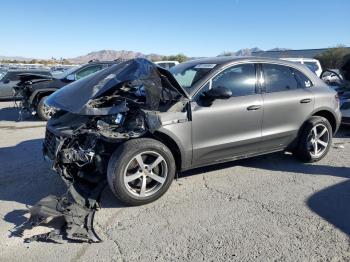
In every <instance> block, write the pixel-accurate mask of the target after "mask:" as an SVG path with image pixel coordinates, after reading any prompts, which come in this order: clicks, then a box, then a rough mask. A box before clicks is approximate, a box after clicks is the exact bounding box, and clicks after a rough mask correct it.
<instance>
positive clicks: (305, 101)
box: [300, 98, 312, 104]
mask: <svg viewBox="0 0 350 262" xmlns="http://www.w3.org/2000/svg"><path fill="white" fill-rule="evenodd" d="M311 100H312V99H311V98H305V99H302V100H300V103H301V104H307V103H310V102H311Z"/></svg>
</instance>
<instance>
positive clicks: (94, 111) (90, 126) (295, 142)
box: [44, 57, 341, 205]
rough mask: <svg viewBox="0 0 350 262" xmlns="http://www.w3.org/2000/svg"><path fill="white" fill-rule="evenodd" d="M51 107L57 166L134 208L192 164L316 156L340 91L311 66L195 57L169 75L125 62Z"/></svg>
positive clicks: (74, 182) (332, 127) (330, 130)
mask: <svg viewBox="0 0 350 262" xmlns="http://www.w3.org/2000/svg"><path fill="white" fill-rule="evenodd" d="M46 103H47V104H48V105H49V106H51V107H54V108H56V110H57V113H56V114H55V115H54V116H53V117H52V119H51V120H50V121H49V122H48V124H47V132H46V139H45V142H44V155H45V156H46V158H49V159H51V160H53V169H54V170H55V171H56V172H58V173H59V174H60V175H61V177H62V178H63V179H64V180H65V181H66V182H68V183H69V184H70V185H71V187H70V188H74V187H76V188H80V187H82V185H84V188H85V186H86V185H87V184H88V185H90V186H89V187H88V188H89V189H88V190H87V191H89V190H91V188H94V186H95V187H96V186H97V185H98V184H99V183H102V182H103V181H104V180H106V179H107V180H108V184H109V186H110V188H111V190H112V192H113V193H114V194H115V196H116V197H117V198H118V199H119V200H121V201H122V202H124V203H127V204H130V205H140V204H145V203H149V202H151V201H154V200H156V199H157V198H159V197H160V196H162V195H163V194H164V193H165V192H166V191H167V189H168V188H169V186H170V184H171V182H172V180H173V178H174V176H175V174H176V172H181V171H184V170H188V169H192V168H195V167H201V166H206V165H212V164H216V163H222V162H227V161H232V160H236V159H242V158H248V157H253V156H257V155H262V154H267V153H272V152H277V151H290V152H292V153H293V154H294V155H295V156H296V157H297V158H299V159H300V160H301V161H303V162H315V161H319V160H320V159H322V158H323V157H324V156H325V155H326V154H327V152H328V150H329V148H330V145H331V143H332V137H333V135H334V134H335V133H336V132H337V129H338V127H339V124H340V120H341V114H340V111H339V99H338V96H337V93H336V92H335V91H334V90H332V89H331V88H329V87H328V86H327V85H326V84H325V83H324V82H322V81H321V80H320V79H319V78H318V77H317V76H316V75H315V74H313V73H312V72H311V71H310V70H309V69H308V68H307V67H306V66H304V65H299V64H296V63H292V62H288V61H283V60H274V59H265V58H234V57H220V58H218V57H216V58H206V59H199V60H193V61H189V62H186V63H182V64H179V65H177V66H175V67H173V68H172V69H171V70H170V72H169V71H167V70H165V69H164V68H161V67H157V66H156V65H155V64H153V63H151V62H149V61H147V60H145V59H134V60H129V61H126V62H123V63H121V64H118V65H114V66H112V67H110V68H108V69H105V70H102V71H101V72H98V73H96V74H94V75H92V76H88V77H86V78H84V79H82V80H79V81H76V82H74V83H72V84H69V85H67V86H65V87H64V88H62V89H60V90H59V91H57V92H55V93H54V94H52V95H51V96H49V97H48V99H47V100H46ZM74 192H82V191H81V190H80V191H79V190H75V191H74ZM84 192H86V190H85V191H84Z"/></svg>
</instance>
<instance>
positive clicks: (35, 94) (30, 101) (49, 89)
mask: <svg viewBox="0 0 350 262" xmlns="http://www.w3.org/2000/svg"><path fill="white" fill-rule="evenodd" d="M56 90H58V88H54V87H51V88H42V89H37V90H34V92H33V93H32V94H31V95H30V97H29V101H28V102H29V104H31V105H32V104H33V102H34V100H35V99H36V97H37V95H38V94H40V93H47V92H52V93H53V92H55V91H56Z"/></svg>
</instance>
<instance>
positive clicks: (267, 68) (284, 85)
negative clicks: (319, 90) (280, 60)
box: [262, 64, 298, 93]
mask: <svg viewBox="0 0 350 262" xmlns="http://www.w3.org/2000/svg"><path fill="white" fill-rule="evenodd" d="M262 67H263V71H264V78H265V82H264V83H265V88H266V93H274V92H282V91H289V90H295V89H297V88H298V82H297V80H296V78H295V76H294V74H293V71H292V69H291V68H290V67H288V66H282V65H274V64H263V65H262Z"/></svg>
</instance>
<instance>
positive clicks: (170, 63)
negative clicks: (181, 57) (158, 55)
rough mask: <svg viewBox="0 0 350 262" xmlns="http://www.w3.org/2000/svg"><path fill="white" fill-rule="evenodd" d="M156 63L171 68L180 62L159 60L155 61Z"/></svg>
mask: <svg viewBox="0 0 350 262" xmlns="http://www.w3.org/2000/svg"><path fill="white" fill-rule="evenodd" d="M154 63H155V64H156V65H159V66H161V67H163V68H165V69H169V68H172V67H173V66H176V65H178V64H179V62H178V61H157V62H154Z"/></svg>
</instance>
